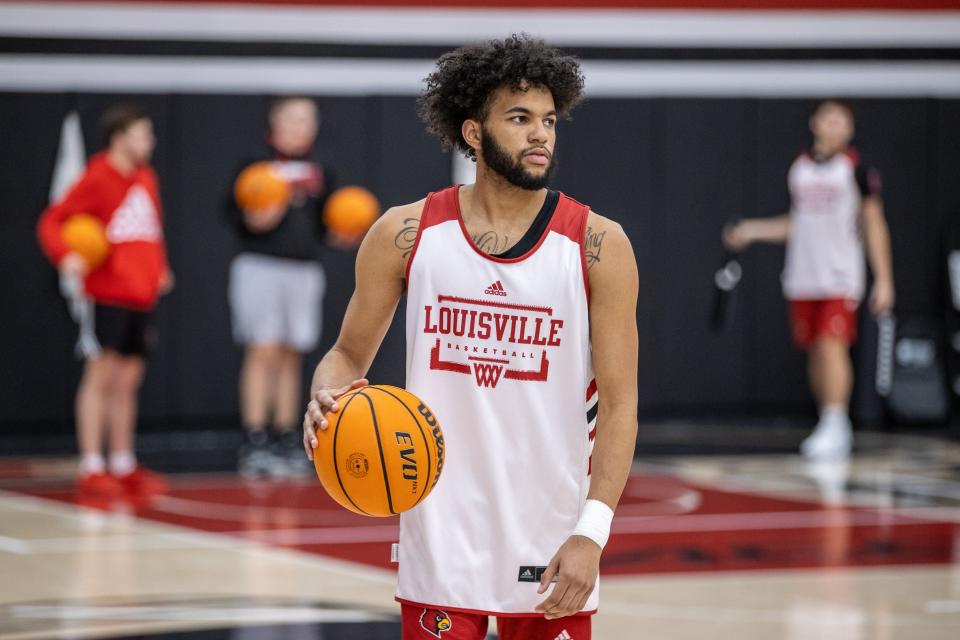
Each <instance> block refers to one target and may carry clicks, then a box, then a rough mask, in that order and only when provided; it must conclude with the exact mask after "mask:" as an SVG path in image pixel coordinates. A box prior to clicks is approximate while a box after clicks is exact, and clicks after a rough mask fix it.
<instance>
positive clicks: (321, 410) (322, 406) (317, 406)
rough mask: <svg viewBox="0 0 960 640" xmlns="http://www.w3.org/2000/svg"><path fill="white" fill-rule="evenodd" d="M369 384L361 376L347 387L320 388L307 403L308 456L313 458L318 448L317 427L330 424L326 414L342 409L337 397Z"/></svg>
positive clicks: (306, 440)
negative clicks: (314, 451)
mask: <svg viewBox="0 0 960 640" xmlns="http://www.w3.org/2000/svg"><path fill="white" fill-rule="evenodd" d="M368 384H370V383H369V382H368V381H367V379H366V378H360V379H359V380H354V381H353V382H351V383H350V384H348V385H347V386H345V387H340V388H339V389H320V390H319V391H317V392H316V393H314V394H313V397H312V398H311V399H310V402H309V403H308V404H307V412H306V413H305V414H304V415H303V448H304V449H305V450H306V452H307V457H308V458H310V459H311V460H313V450H314V449H316V448H317V429H326V428H327V427H328V426H329V424H327V419H326V418H325V417H324V415H325V414H327V413H336V412H337V411H339V410H340V407H339V405H338V404H337V398H339V397H340V396H342V395H343V394H345V393H347V392H348V391H352V390H353V389H359V388H360V387H365V386H367V385H368Z"/></svg>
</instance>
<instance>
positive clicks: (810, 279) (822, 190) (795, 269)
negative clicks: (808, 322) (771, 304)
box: [783, 149, 879, 300]
mask: <svg viewBox="0 0 960 640" xmlns="http://www.w3.org/2000/svg"><path fill="white" fill-rule="evenodd" d="M788 181H789V185H790V198H791V207H790V237H789V240H788V241H787V257H786V267H785V269H784V272H783V292H784V295H785V297H786V298H787V299H789V300H820V299H828V298H846V299H849V300H860V299H861V298H862V297H863V292H864V286H865V277H866V274H865V269H866V267H865V263H864V253H863V240H862V234H861V228H860V208H861V202H862V197H863V196H864V195H871V194H878V193H879V178H878V177H877V174H876V172H871V171H867V170H865V169H864V168H863V167H862V166H861V165H860V162H859V158H858V156H857V154H856V152H855V151H854V150H853V149H850V150H848V151H847V152H845V153H838V154H836V155H834V156H833V157H831V158H828V159H822V160H817V159H815V158H814V157H813V156H812V155H811V154H809V153H803V154H801V155H800V157H798V158H797V159H796V160H795V161H794V163H793V165H792V166H791V167H790V173H789V178H788Z"/></svg>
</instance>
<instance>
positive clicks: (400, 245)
mask: <svg viewBox="0 0 960 640" xmlns="http://www.w3.org/2000/svg"><path fill="white" fill-rule="evenodd" d="M419 227H420V218H405V219H404V221H403V228H402V229H400V231H398V232H397V235H396V236H394V238H393V244H395V245H396V247H397V249H400V251H403V257H404V258H406V257H407V256H409V255H410V252H411V251H413V245H414V244H415V243H416V241H417V229H418V228H419Z"/></svg>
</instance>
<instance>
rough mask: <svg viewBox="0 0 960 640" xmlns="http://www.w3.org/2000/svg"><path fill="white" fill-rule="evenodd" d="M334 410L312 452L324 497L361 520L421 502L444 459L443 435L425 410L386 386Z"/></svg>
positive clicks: (341, 401)
mask: <svg viewBox="0 0 960 640" xmlns="http://www.w3.org/2000/svg"><path fill="white" fill-rule="evenodd" d="M337 405H338V406H339V408H340V410H339V411H338V412H337V413H328V414H327V421H328V423H329V425H330V426H329V427H327V428H326V429H318V430H317V442H318V444H317V448H316V449H314V451H313V463H314V466H315V467H316V469H317V475H318V476H319V477H320V482H321V484H323V488H324V489H326V490H327V493H329V494H330V497H332V498H333V499H334V500H336V501H337V502H338V503H340V504H341V505H343V506H344V507H346V508H347V509H349V510H350V511H353V512H355V513H359V514H361V515H365V516H392V515H395V514H398V513H400V512H402V511H406V510H407V509H410V508H412V507H414V506H416V505H417V504H419V503H420V502H421V501H422V500H423V499H424V498H426V497H427V495H429V494H430V491H431V490H432V489H433V488H434V487H435V486H436V484H437V480H439V479H440V472H441V471H443V458H444V442H443V432H442V431H441V430H440V424H439V423H438V422H437V419H436V417H434V415H433V413H432V412H431V411H430V409H429V408H428V407H427V405H425V404H424V403H423V402H422V401H421V400H420V399H419V398H417V397H416V396H415V395H413V394H412V393H410V392H409V391H406V390H405V389H400V388H399V387H391V386H387V385H373V386H369V387H363V388H360V389H355V390H353V391H350V392H349V393H346V394H344V395H342V396H340V398H338V399H337Z"/></svg>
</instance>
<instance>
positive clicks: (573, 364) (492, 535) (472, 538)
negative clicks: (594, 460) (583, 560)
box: [397, 187, 597, 614]
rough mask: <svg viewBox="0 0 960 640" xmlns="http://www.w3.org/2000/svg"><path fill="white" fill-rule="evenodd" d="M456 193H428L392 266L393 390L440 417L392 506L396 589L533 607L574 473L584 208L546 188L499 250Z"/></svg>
mask: <svg viewBox="0 0 960 640" xmlns="http://www.w3.org/2000/svg"><path fill="white" fill-rule="evenodd" d="M458 193H459V188H458V187H450V188H448V189H445V190H443V191H440V192H437V193H432V194H430V196H429V197H428V198H427V201H426V204H425V206H424V209H423V215H422V216H421V219H420V228H419V231H418V237H417V240H416V244H415V245H414V249H413V255H411V257H410V261H409V264H408V267H407V325H406V330H407V388H408V389H409V390H410V391H411V392H413V393H414V394H416V395H417V396H419V397H420V398H422V399H423V401H424V402H425V403H426V404H427V405H428V406H429V407H430V408H431V409H432V411H433V413H434V415H435V416H436V417H437V419H438V421H439V422H440V426H441V428H442V429H443V435H444V447H445V456H446V458H445V462H444V468H443V474H442V476H441V478H440V481H439V483H438V484H437V486H436V488H435V489H434V490H433V492H432V493H431V494H430V496H429V497H427V499H426V500H424V502H423V503H422V504H420V505H419V506H417V507H415V508H414V509H412V510H410V511H407V512H406V513H403V514H401V516H400V545H399V563H400V568H399V580H398V586H397V599H398V600H399V601H401V602H405V603H408V604H414V605H429V606H432V607H437V608H446V609H451V610H462V611H470V612H480V613H490V614H504V613H507V614H535V612H534V607H535V606H536V605H537V604H539V603H540V602H542V601H543V600H544V599H546V597H547V596H546V594H544V595H539V594H538V593H537V588H538V586H539V577H540V573H542V567H546V565H547V564H548V563H549V562H550V559H551V558H552V557H553V554H554V553H556V551H557V550H558V549H559V548H560V545H561V544H563V542H564V541H565V540H566V539H567V538H568V537H569V536H570V533H571V532H572V531H573V528H574V526H575V525H576V523H577V520H578V519H579V517H580V510H581V508H582V506H583V504H584V501H585V500H586V496H587V489H588V487H589V471H590V470H589V464H590V452H591V447H592V440H593V433H592V432H591V429H592V428H593V422H594V421H595V417H596V403H597V397H596V396H597V394H596V384H595V382H594V381H593V369H592V364H591V358H590V333H589V321H588V308H587V296H588V282H587V278H586V266H585V262H584V257H583V239H584V231H585V227H586V220H587V214H588V212H589V208H588V207H586V206H584V205H581V204H580V203H578V202H576V201H574V200H572V199H570V198H567V197H566V196H564V195H562V194H561V195H560V198H559V202H558V204H557V207H556V210H555V211H554V213H553V216H552V218H551V221H550V223H549V226H548V228H547V230H546V231H545V232H544V234H543V236H542V237H541V238H540V240H539V242H538V243H537V244H536V245H535V246H534V247H533V248H531V249H530V250H529V251H527V253H526V254H524V255H522V256H520V257H518V258H514V259H500V258H495V257H492V256H489V255H487V254H484V253H483V252H481V251H480V250H479V249H478V248H477V247H476V246H475V245H474V244H473V243H472V242H471V240H470V239H469V236H468V234H467V231H466V228H465V227H464V226H463V221H462V217H461V213H460V204H459V200H458ZM588 413H589V416H588ZM596 607H597V591H596V590H594V592H593V595H591V597H590V599H589V601H588V602H587V605H586V607H585V611H593V610H595V609H596Z"/></svg>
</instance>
